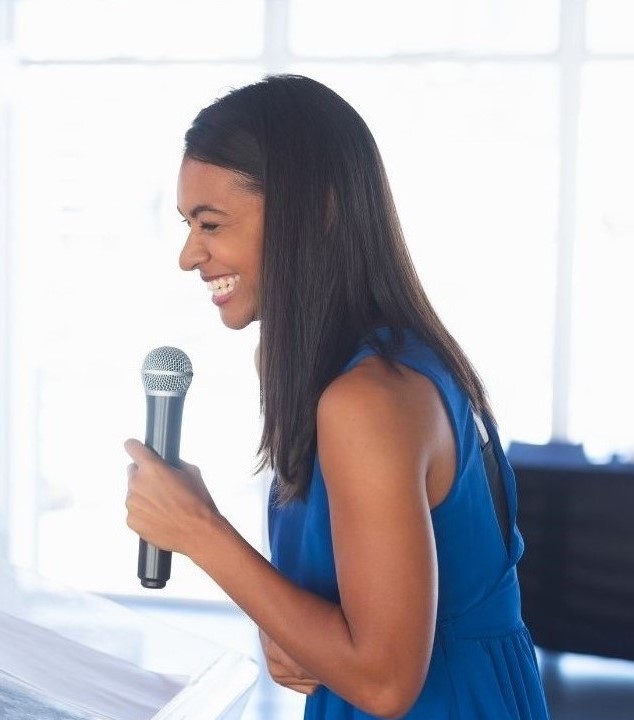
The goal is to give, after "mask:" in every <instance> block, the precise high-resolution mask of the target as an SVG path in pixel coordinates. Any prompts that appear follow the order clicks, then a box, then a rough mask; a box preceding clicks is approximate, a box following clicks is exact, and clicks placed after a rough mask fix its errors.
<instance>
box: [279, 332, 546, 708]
mask: <svg viewBox="0 0 634 720" xmlns="http://www.w3.org/2000/svg"><path fill="white" fill-rule="evenodd" d="M388 332H389V331H386V330H385V329H382V330H380V331H378V333H379V337H380V338H382V339H383V340H384V341H385V340H388V341H389V335H388V334H387V333H388ZM372 354H375V351H374V349H372V348H371V347H370V346H369V345H363V346H362V347H361V348H360V350H359V351H358V352H357V353H356V355H355V356H354V357H353V358H352V359H351V360H350V362H348V364H347V365H346V366H345V368H344V369H343V372H345V371H347V370H349V369H350V368H352V367H354V366H355V365H356V364H357V363H358V362H360V361H361V360H362V359H363V358H366V357H368V356H369V355H372ZM394 357H395V359H396V360H397V361H398V362H400V363H402V364H403V365H406V366H408V367H410V368H412V369H413V370H415V371H417V372H419V373H422V374H423V375H425V376H426V377H428V378H429V379H430V380H431V381H432V382H433V383H434V384H435V386H436V388H437V389H438V391H439V393H440V396H441V397H442V399H443V401H444V404H445V408H446V410H447V413H448V416H449V418H450V421H451V424H452V426H453V431H454V437H455V444H456V452H457V458H456V459H457V470H456V477H455V481H454V484H453V486H452V489H451V490H450V492H449V494H448V496H447V497H446V498H445V500H444V501H443V502H442V503H441V504H440V505H438V506H437V507H436V508H434V509H433V510H432V513H431V515H432V523H433V528H434V536H435V540H436V549H437V561H438V583H439V588H438V609H437V624H436V631H435V639H434V645H433V650H432V657H431V663H430V666H429V672H428V674H427V678H426V681H425V685H424V687H423V690H422V692H421V694H420V696H419V697H418V700H417V701H416V703H415V704H414V706H413V707H412V709H411V710H410V711H409V712H408V713H407V714H406V715H405V716H403V717H404V718H406V719H407V720H413V719H414V718H416V720H546V719H547V718H548V711H547V709H546V702H545V699H544V693H543V688H542V684H541V680H540V677H539V672H538V668H537V662H536V658H535V652H534V648H533V643H532V640H531V638H530V635H529V632H528V630H527V629H526V627H525V625H524V623H523V621H522V617H521V609H520V594H519V586H518V581H517V574H516V563H517V561H518V560H519V558H520V557H521V555H522V551H523V541H522V538H521V535H520V533H519V531H518V529H517V526H516V525H515V518H516V513H517V495H516V490H515V478H514V476H513V471H512V469H511V467H510V465H509V463H508V461H507V460H506V457H505V455H504V451H503V449H502V447H501V445H500V440H499V437H498V434H497V432H496V430H495V427H494V426H493V425H492V424H491V423H490V422H488V421H486V427H487V431H488V433H489V437H490V438H491V440H492V441H493V443H494V449H495V452H496V456H497V459H498V462H499V464H500V471H501V474H502V478H503V482H504V486H505V489H506V495H507V498H508V506H509V507H508V509H509V515H510V523H511V528H512V532H511V537H510V539H509V540H510V542H509V543H508V550H507V544H505V541H504V539H503V537H502V533H501V531H500V527H499V524H498V522H497V517H496V514H495V509H494V505H493V500H492V498H491V493H490V491H489V486H488V482H487V479H486V474H485V469H484V464H483V461H482V453H481V450H480V437H479V434H478V430H477V427H476V425H475V421H474V419H473V414H472V412H471V406H470V403H469V399H468V397H467V396H466V394H465V393H464V392H463V391H462V390H461V389H460V387H459V385H458V384H457V382H456V381H455V380H454V378H453V376H452V375H451V373H450V372H449V371H448V369H447V368H446V367H445V366H444V365H443V363H442V362H441V361H440V359H439V358H438V356H437V355H436V354H435V353H434V352H433V351H432V350H431V349H430V348H429V347H428V346H427V345H425V344H424V343H423V342H422V341H421V340H419V339H417V338H416V337H415V336H414V335H413V333H407V334H406V342H405V345H404V347H403V348H402V349H400V350H399V351H398V352H397V353H396V354H395V355H394ZM269 538H270V546H271V560H272V563H273V565H274V566H275V567H277V568H278V569H279V570H280V571H281V572H282V573H283V574H284V575H285V576H286V577H288V578H289V579H291V580H292V581H294V582H295V583H296V584H298V585H299V586H301V587H302V588H305V589H306V590H309V591H312V592H314V593H316V594H318V595H320V596H322V597H324V598H327V599H328V600H330V601H332V602H334V603H338V602H339V592H338V588H337V577H336V572H335V561H334V555H333V547H332V537H331V530H330V518H329V512H328V496H327V493H326V488H325V485H324V479H323V475H322V472H321V469H320V466H319V458H318V457H316V458H315V461H314V468H313V473H312V480H311V484H310V489H309V492H308V494H307V497H306V499H305V500H296V501H293V502H290V503H288V504H286V505H283V506H281V507H280V506H277V505H276V504H275V502H274V497H273V494H272V495H271V498H270V499H269ZM304 717H305V718H306V719H308V720H362V719H363V718H371V717H373V716H371V715H368V714H367V713H365V712H362V711H361V710H359V709H357V708H355V707H353V706H352V705H350V704H349V703H347V702H346V701H345V700H343V699H342V698H341V697H339V696H338V695H336V694H335V693H333V692H332V691H331V690H329V689H328V688H327V687H325V686H320V687H319V688H318V689H317V690H316V692H315V693H314V694H313V695H312V696H310V697H308V698H307V700H306V708H305V715H304Z"/></svg>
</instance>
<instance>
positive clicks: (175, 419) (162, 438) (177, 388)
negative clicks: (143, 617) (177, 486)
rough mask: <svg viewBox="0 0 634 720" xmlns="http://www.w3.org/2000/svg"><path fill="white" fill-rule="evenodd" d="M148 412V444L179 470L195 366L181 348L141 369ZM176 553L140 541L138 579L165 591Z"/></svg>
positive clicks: (157, 355)
mask: <svg viewBox="0 0 634 720" xmlns="http://www.w3.org/2000/svg"><path fill="white" fill-rule="evenodd" d="M141 374H142V377H143V387H144V389H145V396H146V403H147V410H146V423H145V444H146V445H147V447H150V448H152V450H154V452H156V453H157V454H158V455H160V456H161V457H162V458H163V460H165V462H166V463H167V464H168V465H171V466H172V467H179V464H180V463H179V457H178V454H179V451H180V436H181V422H182V419H183V405H184V403H185V394H186V393H187V390H188V388H189V385H190V384H191V381H192V376H193V372H192V364H191V360H190V359H189V358H188V357H187V355H186V354H185V353H184V352H183V351H182V350H179V349H178V348H175V347H170V346H167V345H165V346H162V347H157V348H155V349H154V350H152V351H150V352H149V353H148V354H147V355H146V356H145V360H144V361H143V367H142V369H141ZM171 567H172V553H171V552H169V551H167V550H161V549H159V548H157V547H156V546H154V545H151V544H150V543H148V542H146V541H145V540H143V538H141V537H140V538H139V563H138V569H137V576H138V578H139V579H140V580H141V585H142V586H143V587H146V588H157V589H158V588H164V587H165V583H166V582H167V581H168V580H169V578H170V571H171Z"/></svg>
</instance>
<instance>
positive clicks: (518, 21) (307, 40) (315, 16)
mask: <svg viewBox="0 0 634 720" xmlns="http://www.w3.org/2000/svg"><path fill="white" fill-rule="evenodd" d="M558 13H559V3H558V2H556V1H555V0H533V1H532V2H524V0H445V2H438V1H437V0H417V1H416V2H412V1H411V0H391V2H383V3H369V2H366V0H348V1H347V2H340V1H339V0H291V47H292V50H293V52H294V53H295V54H296V55H298V56H302V55H310V56H319V57H331V56H342V57H346V56H359V55H362V56H363V55H369V56H376V57H385V56H389V55H392V54H399V53H419V52H481V53H511V54H513V53H541V52H550V51H553V50H554V49H555V48H556V46H557V33H558V19H559V18H558Z"/></svg>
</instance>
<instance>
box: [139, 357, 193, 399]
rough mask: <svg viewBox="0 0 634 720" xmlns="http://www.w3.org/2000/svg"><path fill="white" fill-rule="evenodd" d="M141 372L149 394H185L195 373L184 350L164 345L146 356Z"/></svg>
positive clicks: (144, 385)
mask: <svg viewBox="0 0 634 720" xmlns="http://www.w3.org/2000/svg"><path fill="white" fill-rule="evenodd" d="M141 374H142V376H143V387H144V388H145V392H146V394H147V395H185V393H186V392H187V390H188V388H189V386H190V384H191V381H192V377H193V374H194V373H193V370H192V363H191V360H190V359H189V358H188V357H187V355H186V354H185V353H184V352H183V351H182V350H179V349H178V348H175V347H170V346H169V345H164V346H162V347H157V348H154V350H151V351H150V352H149V353H148V354H147V355H146V356H145V360H144V361H143V367H142V369H141Z"/></svg>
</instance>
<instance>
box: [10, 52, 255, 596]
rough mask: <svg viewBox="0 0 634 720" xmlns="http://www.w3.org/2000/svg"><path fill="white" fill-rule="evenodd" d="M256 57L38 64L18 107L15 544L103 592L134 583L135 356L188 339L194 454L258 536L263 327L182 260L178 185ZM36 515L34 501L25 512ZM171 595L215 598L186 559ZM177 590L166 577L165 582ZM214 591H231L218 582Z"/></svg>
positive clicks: (140, 410) (247, 529)
mask: <svg viewBox="0 0 634 720" xmlns="http://www.w3.org/2000/svg"><path fill="white" fill-rule="evenodd" d="M260 76H261V71H260V69H259V68H256V67H251V68H248V67H246V66H244V67H240V68H237V67H229V66H226V67H214V68H212V69H210V68H209V67H207V68H204V67H199V68H196V67H193V66H188V67H187V68H183V67H181V68H174V67H161V68H156V67H148V66H146V67H123V66H115V67H112V66H111V67H107V66H96V67H74V68H68V67H67V68H64V69H59V68H51V67H31V68H30V69H28V70H26V71H24V72H23V74H22V78H21V83H20V97H19V99H18V108H17V115H16V118H15V129H16V138H15V156H14V159H15V164H14V167H15V168H16V175H15V177H14V183H15V191H14V202H15V229H16V234H15V237H14V238H13V245H12V247H13V268H12V293H13V294H12V298H11V301H12V302H11V308H12V313H13V316H12V318H13V323H12V327H13V336H12V338H11V348H12V353H13V355H12V363H11V366H12V368H13V375H12V403H11V405H12V407H13V408H14V417H13V418H12V422H11V427H12V429H13V446H12V456H13V458H14V465H13V468H12V488H13V493H14V495H13V498H14V502H15V506H16V508H17V512H16V515H15V520H14V534H15V537H14V539H15V541H16V543H17V545H18V548H17V552H18V553H19V552H20V547H19V546H20V543H23V544H24V545H28V543H29V542H30V538H31V534H32V533H35V537H36V538H37V543H36V547H35V554H36V555H37V561H38V562H37V565H38V569H39V570H41V571H42V572H44V573H45V574H47V575H50V576H54V577H56V578H57V579H59V580H60V581H67V582H69V583H72V584H73V585H75V586H79V587H89V588H91V589H97V590H107V591H120V592H135V591H138V590H139V589H140V586H139V583H138V581H137V580H136V556H137V549H136V548H137V540H136V538H135V537H134V535H133V534H132V533H131V532H130V531H129V530H128V529H127V527H126V526H125V517H124V507H123V501H124V498H125V467H126V465H127V463H128V459H127V456H126V455H125V453H124V452H123V450H122V442H123V440H124V439H125V438H126V437H128V436H135V437H140V438H141V439H143V436H144V430H145V396H144V393H143V388H142V384H141V378H140V373H139V371H140V367H141V363H142V361H143V358H144V356H145V354H146V353H147V352H148V351H149V350H151V349H152V348H153V347H156V346H158V345H175V346H177V347H182V349H183V350H185V352H187V353H188V354H189V355H190V357H191V359H192V362H193V365H194V372H195V377H194V381H193V383H192V387H191V389H190V390H189V392H188V397H187V400H186V407H185V414H184V420H183V423H184V427H183V438H182V442H181V448H182V454H183V457H184V458H187V459H190V460H191V461H192V462H195V463H196V464H199V465H200V466H201V467H202V468H203V470H204V473H205V477H206V479H207V480H208V482H209V483H210V485H211V487H212V489H213V492H214V494H215V495H216V496H217V498H218V504H219V505H220V507H221V508H223V511H224V512H226V513H227V515H228V516H229V517H231V518H232V519H233V520H235V522H236V524H237V525H238V526H239V527H240V528H241V529H242V531H243V532H244V533H245V534H246V535H247V537H249V539H250V540H251V541H252V542H253V543H254V544H255V545H256V546H259V545H260V544H261V539H262V538H261V528H262V523H261V487H260V484H259V482H258V481H257V480H254V479H253V477H252V471H253V468H254V464H255V462H254V461H255V451H256V449H257V441H258V439H259V386H258V383H257V378H256V375H255V371H254V369H253V360H252V358H253V348H254V346H255V342H256V337H255V328H254V329H253V330H252V331H248V332H244V333H231V332H230V331H228V330H225V329H224V327H223V326H222V325H221V323H220V321H219V319H218V317H217V313H216V312H215V309H214V308H213V306H212V305H211V304H210V302H209V298H208V293H207V291H206V288H205V287H204V286H203V284H202V283H201V282H200V281H199V280H198V276H197V274H196V276H194V274H187V275H186V274H185V273H182V272H181V271H180V270H179V269H178V264H177V260H178V253H179V251H180V248H181V245H182V242H183V241H184V239H185V227H184V226H183V225H182V224H181V222H180V216H179V215H178V213H177V211H176V197H175V184H176V174H177V171H178V165H179V162H180V153H181V148H182V138H183V134H184V132H185V130H186V129H187V127H188V125H189V123H190V122H191V121H192V120H193V118H194V116H195V114H196V113H197V112H198V110H199V109H200V108H201V107H203V105H207V104H208V103H209V102H210V101H211V100H212V99H213V98H214V96H216V95H217V94H218V93H219V91H220V90H221V89H222V88H224V87H226V86H228V85H241V84H243V83H246V82H249V81H252V80H255V79H257V78H258V77H260ZM29 512H32V513H35V514H34V515H32V516H29ZM174 562H175V570H174V572H173V577H174V578H177V577H178V579H175V580H173V581H171V582H170V583H168V588H167V590H166V593H167V594H168V595H169V594H174V595H186V594H188V592H191V593H193V594H195V595H196V596H199V597H209V595H210V594H213V592H214V590H213V588H212V584H211V583H210V582H209V581H208V580H206V579H205V578H203V577H202V574H201V573H200V572H199V571H196V570H195V568H192V567H191V564H187V563H182V567H180V566H179V565H180V563H181V560H180V559H178V558H175V561H174ZM170 586H171V587H170ZM218 592H219V591H218Z"/></svg>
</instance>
